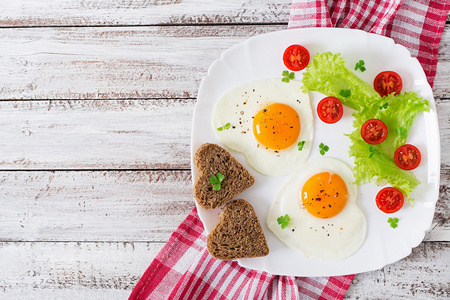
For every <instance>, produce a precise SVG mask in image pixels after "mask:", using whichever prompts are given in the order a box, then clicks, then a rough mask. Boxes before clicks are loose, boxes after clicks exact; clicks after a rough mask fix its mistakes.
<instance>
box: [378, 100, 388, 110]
mask: <svg viewBox="0 0 450 300" xmlns="http://www.w3.org/2000/svg"><path fill="white" fill-rule="evenodd" d="M388 106H389V103H387V102H386V103H384V104H383V105H381V106H380V110H382V109H386V108H388Z"/></svg>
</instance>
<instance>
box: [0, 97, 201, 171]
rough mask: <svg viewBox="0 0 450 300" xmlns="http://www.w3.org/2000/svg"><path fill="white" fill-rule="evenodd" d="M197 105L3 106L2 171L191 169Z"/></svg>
mask: <svg viewBox="0 0 450 300" xmlns="http://www.w3.org/2000/svg"><path fill="white" fill-rule="evenodd" d="M194 103H195V100H192V99H181V100H175V99H168V100H165V101H163V100H152V99H147V100H111V101H106V100H95V101H90V100H87V101H86V100H84V101H82V100H79V101H78V100H73V101H72V100H71V101H63V100H51V101H3V102H0V123H1V124H2V125H4V126H3V128H2V129H0V153H1V155H0V169H28V170H30V169H46V170H51V169H179V168H185V169H189V168H190V135H191V126H192V125H191V124H192V113H193V108H194ZM0 128H1V125H0Z"/></svg>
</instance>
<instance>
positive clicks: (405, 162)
mask: <svg viewBox="0 0 450 300" xmlns="http://www.w3.org/2000/svg"><path fill="white" fill-rule="evenodd" d="M421 159H422V155H421V154H420V151H419V149H417V147H415V146H413V145H410V144H405V145H402V146H400V147H398V149H397V150H396V151H395V154H394V160H395V163H396V164H397V166H399V168H402V169H403V170H412V169H415V168H417V166H418V165H419V164H420V160H421Z"/></svg>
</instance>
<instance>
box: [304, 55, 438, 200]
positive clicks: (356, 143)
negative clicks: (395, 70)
mask: <svg viewBox="0 0 450 300" xmlns="http://www.w3.org/2000/svg"><path fill="white" fill-rule="evenodd" d="M302 81H303V84H304V87H303V90H304V92H308V91H317V92H320V93H322V94H325V95H327V96H333V97H336V98H338V99H339V100H340V101H341V102H342V103H343V104H345V105H347V106H349V107H351V108H353V109H355V110H356V112H355V113H353V116H354V117H355V120H354V122H353V127H354V128H355V130H354V131H353V132H352V133H351V134H349V135H348V136H349V138H350V140H351V146H350V149H349V155H350V156H353V157H354V158H355V167H354V169H353V173H354V176H355V180H356V182H355V183H356V184H363V183H366V182H370V183H374V184H378V185H381V184H385V183H386V182H389V184H391V185H392V186H393V187H395V188H397V189H399V190H401V191H402V192H403V193H404V194H405V195H406V196H407V197H408V201H410V202H411V204H414V200H413V199H411V198H410V194H411V192H412V191H413V190H414V188H415V187H416V186H417V185H418V184H419V183H420V181H419V180H418V179H417V178H416V177H415V176H414V175H413V174H412V173H411V172H410V171H405V170H402V169H400V168H399V167H397V165H396V164H395V161H394V152H395V150H396V149H397V148H398V147H399V146H401V145H403V144H405V142H406V138H407V137H408V134H409V131H410V129H411V126H412V124H413V122H414V119H415V117H416V116H417V114H419V113H420V112H423V111H429V109H430V107H429V104H428V101H427V100H424V99H422V98H421V97H419V96H417V94H416V93H414V92H407V93H401V94H399V95H397V96H394V95H393V94H391V95H389V96H387V97H381V96H380V95H379V94H378V93H377V92H376V91H375V90H374V89H373V87H372V86H371V85H370V84H368V83H367V82H365V81H364V80H362V79H360V78H359V77H358V76H357V75H355V74H354V73H353V72H352V71H351V70H350V69H348V68H347V67H346V66H345V61H344V59H343V58H342V57H341V56H340V54H333V53H331V52H326V53H318V54H316V55H314V58H313V60H312V62H311V63H310V64H309V65H308V67H307V68H306V71H305V73H304V74H303V79H302ZM343 91H344V92H343ZM348 91H350V92H348ZM368 119H380V120H382V121H383V122H384V123H385V124H386V126H387V128H388V136H387V138H386V140H385V141H384V142H383V143H381V144H378V145H370V144H367V143H366V142H365V141H364V140H363V139H362V137H361V133H360V130H361V126H362V124H363V123H364V122H365V121H366V120H368Z"/></svg>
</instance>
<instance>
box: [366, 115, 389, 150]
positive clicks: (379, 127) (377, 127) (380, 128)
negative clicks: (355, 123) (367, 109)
mask: <svg viewBox="0 0 450 300" xmlns="http://www.w3.org/2000/svg"><path fill="white" fill-rule="evenodd" d="M387 134H388V129H387V127H386V124H384V122H383V121H381V120H379V119H370V120H367V121H366V122H365V123H364V124H363V126H361V136H362V138H363V140H364V141H365V142H366V143H368V144H371V145H377V144H380V143H382V142H383V141H384V140H385V139H386V137H387Z"/></svg>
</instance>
